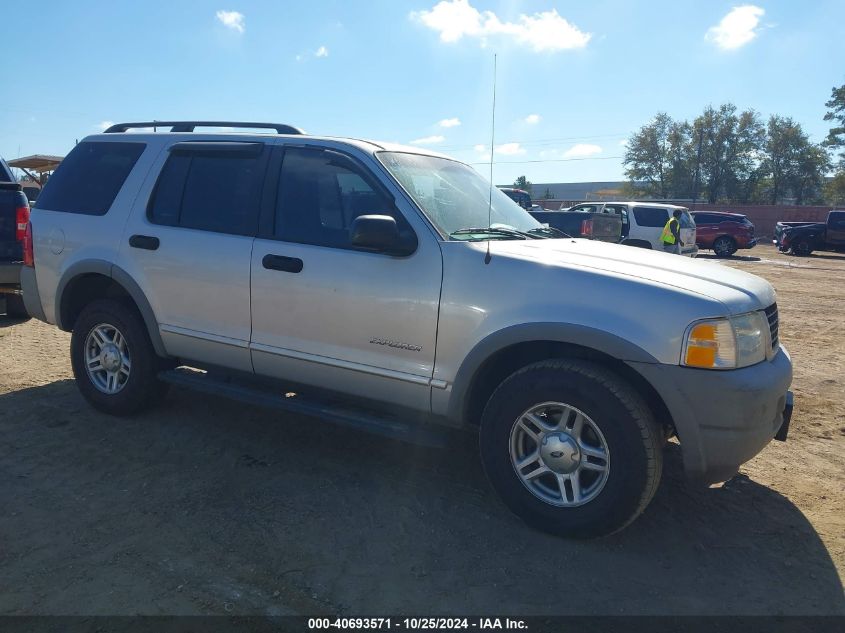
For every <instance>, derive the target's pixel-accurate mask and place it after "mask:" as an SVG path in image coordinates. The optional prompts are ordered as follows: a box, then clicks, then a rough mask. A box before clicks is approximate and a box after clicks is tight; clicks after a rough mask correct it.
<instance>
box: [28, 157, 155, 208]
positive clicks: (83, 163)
mask: <svg viewBox="0 0 845 633" xmlns="http://www.w3.org/2000/svg"><path fill="white" fill-rule="evenodd" d="M145 147H146V144H145V143H122V142H121V143H110V142H97V141H83V142H82V143H79V144H78V145H77V146H76V147H74V148H73V149H72V150H71V152H70V154H68V155H67V157H65V159H64V160H63V161H62V162H61V164H60V165H59V166H58V168H57V169H56V171H55V173H54V174H53V176H52V177H51V178H50V180H48V181H47V184H46V185H45V186H44V190H43V191H42V192H41V195H39V196H38V200H37V202H36V204H35V206H36V207H37V208H39V209H49V210H51V211H63V212H65V213H80V214H83V215H105V214H106V212H108V210H109V208H110V207H111V205H112V203H113V202H114V199H115V197H116V196H117V194H118V192H119V191H120V188H121V187H122V186H123V183H124V182H125V181H126V177H127V176H129V172H131V171H132V168H133V167H134V166H135V163H136V162H137V161H138V157H139V156H141V153H142V152H143V151H144V148H145Z"/></svg>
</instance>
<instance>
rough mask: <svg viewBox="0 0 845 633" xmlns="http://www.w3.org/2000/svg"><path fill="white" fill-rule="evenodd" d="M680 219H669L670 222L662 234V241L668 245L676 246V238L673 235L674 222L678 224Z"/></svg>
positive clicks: (673, 217)
mask: <svg viewBox="0 0 845 633" xmlns="http://www.w3.org/2000/svg"><path fill="white" fill-rule="evenodd" d="M677 221H678V218H676V217H675V216H672V217H671V218H669V221H668V222H667V223H666V226H664V227H663V233H661V234H660V239H661V240H662V241H663V242H664V243H666V244H674V243H675V236H674V235H673V234H672V222H677Z"/></svg>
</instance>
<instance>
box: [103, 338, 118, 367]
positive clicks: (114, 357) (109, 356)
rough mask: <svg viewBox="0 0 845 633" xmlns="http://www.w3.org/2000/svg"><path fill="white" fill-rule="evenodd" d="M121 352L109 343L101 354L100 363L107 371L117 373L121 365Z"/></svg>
mask: <svg viewBox="0 0 845 633" xmlns="http://www.w3.org/2000/svg"><path fill="white" fill-rule="evenodd" d="M121 361H122V359H121V357H120V350H119V349H118V348H117V345H115V344H114V343H107V344H106V345H104V346H103V350H102V351H101V352H100V363H101V364H102V365H103V368H104V369H105V370H106V371H117V370H118V369H120V365H121Z"/></svg>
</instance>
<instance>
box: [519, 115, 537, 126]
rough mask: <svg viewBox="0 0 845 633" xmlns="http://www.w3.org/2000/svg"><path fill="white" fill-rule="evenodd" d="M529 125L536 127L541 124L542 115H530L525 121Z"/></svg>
mask: <svg viewBox="0 0 845 633" xmlns="http://www.w3.org/2000/svg"><path fill="white" fill-rule="evenodd" d="M523 120H524V121H525V122H526V123H528V125H535V124H537V123H539V122H540V115H539V114H529V115H528V116H527V117H525V119H523Z"/></svg>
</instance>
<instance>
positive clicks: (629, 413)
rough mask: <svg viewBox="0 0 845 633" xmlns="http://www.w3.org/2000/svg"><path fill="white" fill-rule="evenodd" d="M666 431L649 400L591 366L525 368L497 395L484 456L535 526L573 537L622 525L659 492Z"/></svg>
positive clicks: (506, 495) (485, 429)
mask: <svg viewBox="0 0 845 633" xmlns="http://www.w3.org/2000/svg"><path fill="white" fill-rule="evenodd" d="M661 440H662V436H661V433H660V430H659V428H658V426H657V424H656V423H655V421H654V418H653V416H652V414H651V412H650V410H649V409H648V407H647V405H646V404H645V403H644V402H643V400H642V399H641V398H640V397H639V396H638V395H637V394H636V392H635V391H634V390H633V389H632V388H631V387H630V386H629V385H628V384H627V383H626V382H625V381H623V380H622V379H621V378H619V377H618V376H617V375H615V374H614V373H612V372H610V371H608V370H607V369H605V368H604V367H602V366H600V365H597V364H595V363H590V362H585V361H576V360H550V361H542V362H538V363H534V364H532V365H529V366H527V367H525V368H523V369H521V370H519V371H517V372H516V373H514V374H512V375H511V376H510V377H509V378H507V379H506V380H505V381H504V382H503V383H502V384H501V385H500V386H499V388H498V389H497V390H496V391H495V392H494V393H493V395H492V396H491V398H490V400H489V402H488V403H487V406H486V408H485V410H484V414H483V416H482V422H481V438H480V445H481V459H482V461H483V463H484V469H485V472H486V473H487V476H488V478H489V479H490V482H491V484H492V485H493V487H494V488H495V490H496V491H497V492H498V493H499V495H500V496H501V498H502V500H503V501H504V502H505V504H506V505H507V506H508V507H509V508H510V510H511V511H512V512H513V513H514V514H516V515H517V516H519V517H520V518H522V519H523V520H524V521H525V522H526V523H528V524H529V525H531V526H532V527H535V528H537V529H540V530H543V531H545V532H549V533H552V534H556V535H559V536H568V537H576V538H592V537H598V536H603V535H606V534H611V533H613V532H616V531H618V530H620V529H622V528H623V527H625V526H626V525H628V524H629V523H630V522H631V521H633V520H634V519H635V518H636V517H637V516H638V515H639V514H640V513H641V512H642V511H643V510H644V509H645V507H646V505H648V503H649V501H650V500H651V498H652V497H653V496H654V493H655V491H656V490H657V485H658V483H659V481H660V474H661V470H662V459H663V456H662V452H661Z"/></svg>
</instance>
